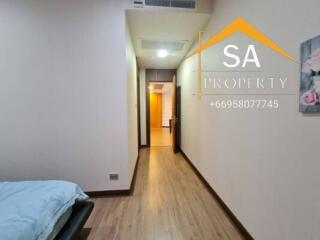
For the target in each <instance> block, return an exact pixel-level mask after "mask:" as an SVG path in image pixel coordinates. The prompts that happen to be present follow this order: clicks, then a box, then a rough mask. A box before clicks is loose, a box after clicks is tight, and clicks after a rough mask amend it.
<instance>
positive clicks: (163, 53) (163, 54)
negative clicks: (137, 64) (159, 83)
mask: <svg viewBox="0 0 320 240" xmlns="http://www.w3.org/2000/svg"><path fill="white" fill-rule="evenodd" d="M166 56H168V51H167V50H164V49H162V50H159V51H158V57H160V58H165V57H166Z"/></svg>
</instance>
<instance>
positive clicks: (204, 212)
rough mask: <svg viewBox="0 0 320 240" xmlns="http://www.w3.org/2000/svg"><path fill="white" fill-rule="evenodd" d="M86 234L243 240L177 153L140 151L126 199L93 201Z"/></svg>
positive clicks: (147, 239) (136, 239) (142, 239)
mask: <svg viewBox="0 0 320 240" xmlns="http://www.w3.org/2000/svg"><path fill="white" fill-rule="evenodd" d="M92 200H93V201H94V202H95V208H94V211H93V213H92V215H91V217H90V218H89V220H88V222H87V224H86V226H85V227H86V228H87V229H85V230H89V229H88V228H91V231H90V233H89V236H88V239H97V240H98V239H103V240H109V239H110V240H111V239H112V240H115V239H117V240H220V239H222V240H223V239H228V240H238V239H244V238H243V237H242V236H241V234H240V233H239V232H238V230H237V229H236V228H235V227H234V225H233V224H232V222H231V221H230V220H229V218H228V217H227V216H226V214H225V213H224V211H223V210H222V209H221V207H220V206H219V204H218V203H217V202H216V201H215V199H214V198H213V197H212V196H211V195H210V194H209V192H208V191H207V190H206V189H205V187H204V186H203V185H202V183H201V182H200V180H199V179H198V177H197V176H196V175H195V174H194V172H193V171H192V169H191V167H190V166H189V165H188V163H187V162H186V161H185V160H184V159H183V158H182V156H181V155H180V154H178V155H174V154H173V153H172V150H171V148H170V147H155V148H151V149H143V150H141V153H140V163H139V166H138V172H137V178H136V185H135V191H134V194H133V196H130V197H114V198H96V199H92Z"/></svg>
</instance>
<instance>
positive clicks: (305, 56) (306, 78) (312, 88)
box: [299, 35, 320, 113]
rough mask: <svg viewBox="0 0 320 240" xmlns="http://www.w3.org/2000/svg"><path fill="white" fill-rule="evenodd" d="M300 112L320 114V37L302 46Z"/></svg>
mask: <svg viewBox="0 0 320 240" xmlns="http://www.w3.org/2000/svg"><path fill="white" fill-rule="evenodd" d="M300 74H301V75H300V94H299V96H300V99H299V110H300V112H303V113H319V112H320V35H319V36H317V37H315V38H312V39H310V40H307V41H305V42H304V43H302V44H301V73H300Z"/></svg>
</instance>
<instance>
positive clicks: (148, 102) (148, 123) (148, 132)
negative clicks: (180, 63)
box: [145, 73, 177, 147]
mask: <svg viewBox="0 0 320 240" xmlns="http://www.w3.org/2000/svg"><path fill="white" fill-rule="evenodd" d="M175 75H176V76H177V73H175ZM154 82H159V81H152V80H149V79H147V77H146V84H145V85H146V133H147V147H150V146H151V131H150V89H149V85H150V83H154ZM161 82H163V83H172V82H173V79H172V80H171V81H161ZM174 87H175V88H176V87H177V82H176V84H175V86H174Z"/></svg>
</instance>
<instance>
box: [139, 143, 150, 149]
mask: <svg viewBox="0 0 320 240" xmlns="http://www.w3.org/2000/svg"><path fill="white" fill-rule="evenodd" d="M148 147H150V146H148V145H147V144H143V145H140V146H139V149H141V148H148Z"/></svg>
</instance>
